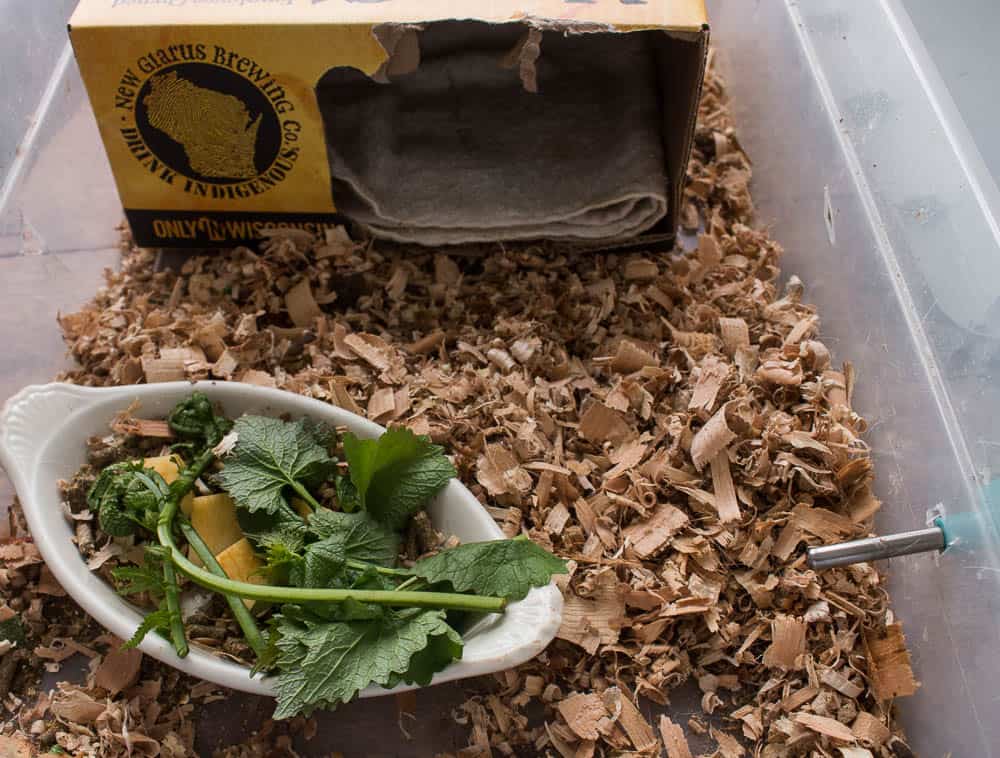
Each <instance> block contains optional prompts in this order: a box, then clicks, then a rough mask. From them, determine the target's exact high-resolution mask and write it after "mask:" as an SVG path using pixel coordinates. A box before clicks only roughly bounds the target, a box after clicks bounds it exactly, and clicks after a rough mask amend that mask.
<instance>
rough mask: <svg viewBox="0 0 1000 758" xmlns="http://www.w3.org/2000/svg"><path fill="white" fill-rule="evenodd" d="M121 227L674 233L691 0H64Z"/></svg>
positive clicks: (244, 234) (593, 240)
mask: <svg viewBox="0 0 1000 758" xmlns="http://www.w3.org/2000/svg"><path fill="white" fill-rule="evenodd" d="M70 37H71V39H72V43H73V49H74V51H75V53H76V58H77V61H78V63H79V67H80V71H81V73H82V76H83V80H84V82H85V84H86V87H87V92H88V94H89V97H90V101H91V105H92V107H93V110H94V114H95V116H96V118H97V123H98V125H99V128H100V133H101V136H102V139H103V141H104V145H105V149H106V151H107V154H108V158H109V160H110V163H111V168H112V171H113V173H114V176H115V180H116V183H117V186H118V192H119V195H120V196H121V201H122V204H123V206H124V208H125V214H126V216H127V218H128V222H129V224H130V225H131V228H132V233H133V235H134V237H135V240H136V242H137V243H138V244H140V245H143V246H151V247H197V248H204V247H220V246H233V245H240V244H252V243H253V242H254V241H255V240H258V239H259V238H260V237H261V231H262V230H263V229H266V228H269V227H293V228H298V229H305V230H308V231H310V232H314V233H317V234H320V235H322V234H323V233H324V231H325V230H327V229H331V228H333V227H335V226H337V225H340V224H346V225H347V226H348V228H350V229H352V230H355V231H357V232H359V233H362V234H370V235H374V236H376V237H382V238H386V239H392V240H398V241H403V242H413V243H418V244H424V245H449V244H462V243H468V242H483V241H493V240H519V239H520V240H534V239H552V240H560V241H565V242H567V243H572V244H579V245H581V246H584V247H586V246H588V245H589V246H607V245H617V244H623V245H627V244H631V243H634V242H637V241H638V242H639V243H641V244H648V243H649V242H650V241H657V242H660V243H669V242H671V241H672V238H673V234H674V230H675V229H676V226H677V221H678V214H679V211H680V198H681V192H682V184H683V181H684V173H685V165H686V163H687V160H688V155H689V153H690V148H691V140H692V133H693V130H694V123H695V115H696V111H697V104H698V97H699V94H700V88H701V80H702V75H703V69H704V65H705V57H706V52H707V46H708V26H707V22H706V16H705V10H704V5H703V2H702V0H567V1H566V2H563V1H562V0H492V1H491V2H489V3H479V4H476V3H474V4H471V5H470V4H467V3H458V2H452V1H449V0H382V1H381V2H352V1H351V0H253V1H251V0H81V2H80V3H79V5H78V7H77V9H76V11H75V13H74V14H73V16H72V19H71V22H70Z"/></svg>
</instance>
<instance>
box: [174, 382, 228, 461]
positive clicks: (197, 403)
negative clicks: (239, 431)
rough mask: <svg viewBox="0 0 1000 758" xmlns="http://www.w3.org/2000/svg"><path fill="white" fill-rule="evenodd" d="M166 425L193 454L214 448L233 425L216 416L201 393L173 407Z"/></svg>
mask: <svg viewBox="0 0 1000 758" xmlns="http://www.w3.org/2000/svg"><path fill="white" fill-rule="evenodd" d="M167 424H169V426H170V428H171V429H172V430H173V431H174V433H175V434H176V435H177V436H178V437H179V438H180V439H182V440H185V442H186V443H188V445H187V447H189V448H191V449H192V453H194V454H197V453H198V452H200V450H202V449H204V448H206V447H215V445H217V444H219V442H220V441H221V440H222V438H223V437H224V436H225V435H226V433H227V432H229V430H230V429H231V428H232V425H233V423H232V422H231V421H230V420H229V419H227V418H225V417H224V416H218V415H216V413H215V409H214V408H213V407H212V402H211V401H210V400H209V399H208V397H207V396H206V395H204V394H202V393H201V392H192V393H191V396H190V397H189V398H187V399H186V400H182V401H181V402H179V403H178V404H177V405H175V406H174V408H173V410H171V411H170V414H169V415H168V416H167Z"/></svg>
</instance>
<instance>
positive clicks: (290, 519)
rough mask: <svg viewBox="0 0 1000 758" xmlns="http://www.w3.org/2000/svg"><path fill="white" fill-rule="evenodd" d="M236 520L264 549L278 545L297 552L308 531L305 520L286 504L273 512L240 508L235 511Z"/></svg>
mask: <svg viewBox="0 0 1000 758" xmlns="http://www.w3.org/2000/svg"><path fill="white" fill-rule="evenodd" d="M236 520H237V521H238V522H239V525H240V528H241V529H242V530H243V533H244V534H245V535H246V536H247V537H249V538H250V539H251V540H253V541H254V542H256V543H257V544H258V545H260V546H261V547H262V548H263V549H264V550H265V551H266V550H269V549H270V548H272V547H276V546H279V545H280V546H282V547H284V548H286V549H287V550H288V551H289V552H292V553H297V552H299V551H300V550H301V549H302V546H303V545H304V544H305V541H306V535H307V533H308V530H307V528H306V522H305V521H303V520H302V517H301V516H299V514H297V513H295V512H293V511H292V509H291V508H288V507H287V506H282V507H281V508H279V509H278V510H277V511H275V512H273V513H268V512H267V511H256V512H251V511H248V510H247V509H246V508H240V509H238V510H237V511H236Z"/></svg>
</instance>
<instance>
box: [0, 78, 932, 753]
mask: <svg viewBox="0 0 1000 758" xmlns="http://www.w3.org/2000/svg"><path fill="white" fill-rule="evenodd" d="M750 177H751V164H750V161H749V159H748V158H747V156H746V154H745V152H744V151H743V149H742V147H741V146H740V144H739V141H738V139H737V137H736V134H735V131H734V129H733V125H732V123H731V120H730V116H729V112H728V109H727V108H726V105H725V97H724V88H723V84H722V81H721V80H720V78H719V77H718V75H717V74H715V73H714V71H713V70H712V68H711V67H710V69H709V73H708V75H707V79H706V83H705V89H704V93H703V98H702V102H701V108H700V111H699V123H698V128H697V131H696V135H695V149H694V154H693V157H692V160H691V164H690V166H689V168H688V184H687V188H686V192H685V205H684V208H683V209H682V214H681V216H682V219H683V224H682V227H683V228H684V229H685V230H686V231H689V232H696V231H698V230H699V229H700V230H701V231H702V233H701V234H700V235H699V236H698V238H697V246H696V248H694V249H688V250H685V249H682V248H680V247H678V248H677V249H675V250H674V251H673V252H671V253H669V254H651V253H642V254H618V253H605V254H594V253H587V254H578V255H574V254H569V253H567V252H566V251H565V250H564V249H561V248H551V247H548V246H544V245H520V246H510V245H507V246H503V247H496V246H489V245H481V246H475V247H467V248H461V249H449V250H447V251H446V252H440V251H438V252H435V251H427V250H423V249H417V248H404V247H399V246H389V245H383V244H379V245H378V246H367V247H363V246H359V245H356V244H354V243H352V242H350V240H348V239H347V237H346V235H345V234H343V232H342V231H341V230H338V231H336V232H333V233H331V234H330V235H328V237H327V238H326V239H323V240H313V239H311V238H309V237H308V236H307V235H294V236H287V235H280V234H276V235H274V236H272V237H271V238H270V239H269V240H268V241H267V242H266V243H265V244H264V245H263V249H262V251H260V252H254V251H251V250H249V249H247V248H238V249H235V250H232V251H226V252H219V253H216V254H211V255H206V256H195V257H191V258H188V259H187V260H185V261H184V262H183V264H182V265H181V267H180V270H179V271H175V270H171V269H170V268H158V267H157V266H156V265H155V264H156V254H155V253H154V252H151V251H147V250H139V249H134V248H129V249H127V250H126V251H125V252H124V254H123V259H122V270H121V271H120V272H117V273H116V272H108V274H107V279H108V282H107V287H106V288H105V289H103V290H102V291H101V292H99V293H98V294H97V296H96V297H95V298H94V300H93V301H92V302H91V303H90V304H88V305H87V306H85V307H84V309H83V310H81V311H80V312H78V313H74V314H67V315H65V316H63V317H61V324H62V328H63V331H64V334H65V338H66V342H67V344H68V346H69V348H70V350H71V352H72V355H73V357H74V358H75V359H76V360H77V361H78V363H79V368H76V369H74V370H71V371H69V372H67V374H66V375H65V376H64V377H63V378H64V379H65V380H67V381H72V382H76V383H79V384H87V385H112V384H126V383H134V382H140V381H145V382H155V381H170V380H175V379H199V378H219V379H232V380H236V381H244V382H249V383H253V384H260V385H265V386H275V387H280V388H282V389H285V390H289V391H292V392H298V393H301V394H304V395H308V396H310V397H314V398H317V399H319V400H322V401H325V402H329V403H332V404H334V405H338V406H340V407H342V408H345V409H347V410H350V411H352V412H354V413H358V414H360V415H365V416H367V417H369V418H371V419H373V420H376V421H378V422H380V423H383V424H389V423H391V424H403V425H406V426H409V427H410V428H412V429H413V430H414V431H416V432H418V433H421V434H429V435H430V436H431V437H432V438H433V439H434V440H435V441H437V442H439V443H441V444H443V445H445V446H446V447H447V449H448V451H449V452H450V453H451V454H453V456H454V459H455V463H456V465H457V467H458V469H459V474H460V476H461V478H462V479H463V481H465V482H466V483H467V484H469V485H470V487H471V489H472V491H473V492H474V493H475V494H476V495H477V497H479V498H480V499H481V500H482V501H483V503H484V504H486V505H487V506H488V507H489V510H490V513H491V514H493V516H494V518H495V519H497V521H498V523H500V525H501V527H502V528H503V530H504V532H505V533H506V534H509V535H513V534H517V533H523V534H527V535H528V536H529V537H531V538H532V539H534V540H536V541H537V542H539V543H540V544H542V545H544V546H545V547H546V548H548V549H550V550H553V551H555V552H556V553H557V554H559V555H561V556H563V557H565V558H568V559H570V560H571V561H572V563H571V572H570V574H569V576H568V577H565V578H563V579H562V580H561V585H560V586H561V589H562V591H563V594H564V597H565V601H566V602H565V611H564V618H563V624H562V626H561V628H560V630H559V633H558V635H557V639H556V640H555V641H554V642H553V643H552V644H551V645H550V646H549V648H548V649H547V650H546V651H545V652H543V653H542V654H541V655H540V656H539V657H538V658H537V659H535V660H534V661H531V662H528V663H526V664H524V665H522V666H520V667H518V668H517V669H515V670H513V671H508V672H503V673H501V674H498V675H496V676H494V677H492V678H491V679H490V680H488V681H487V682H486V685H489V689H490V692H488V693H485V694H480V695H474V696H473V697H471V698H470V699H469V701H468V702H467V703H466V704H465V705H464V706H463V708H462V709H460V712H459V713H456V718H458V719H459V720H460V722H461V723H463V724H467V725H468V728H469V732H470V742H469V748H468V749H467V750H465V751H463V752H462V755H482V754H490V753H492V754H495V755H563V756H589V755H610V754H615V755H619V754H629V755H659V754H661V751H663V750H665V751H666V754H667V755H668V756H669V757H670V758H689V757H690V756H692V755H694V754H695V753H694V752H693V750H692V747H691V743H695V744H699V745H700V744H712V745H714V746H715V751H716V752H715V754H716V755H720V756H741V755H747V754H752V755H761V756H767V757H768V758H779V757H780V756H791V755H800V754H805V753H808V752H810V751H812V753H813V754H815V755H822V756H828V755H836V754H838V752H837V751H839V753H843V754H845V755H851V756H855V755H874V756H883V757H884V756H896V755H906V754H908V749H907V748H906V747H905V743H903V742H902V740H901V739H900V737H899V729H898V725H897V724H896V722H895V720H894V714H893V709H892V701H893V699H894V698H895V697H900V696H904V695H908V694H912V692H914V691H915V689H916V686H917V684H916V682H915V680H914V678H913V673H912V671H911V669H910V664H909V656H908V653H907V652H906V646H905V640H904V638H903V636H902V631H901V628H900V627H899V624H898V623H897V622H896V620H895V619H894V617H893V615H892V612H891V611H890V610H889V608H888V599H887V596H886V592H885V589H884V588H883V586H882V582H881V578H880V576H879V574H878V572H877V571H876V570H875V568H874V567H872V566H868V565H859V566H853V567H848V568H844V569H834V570H831V571H827V572H823V573H817V572H814V571H812V570H810V569H808V567H807V566H806V565H805V561H804V549H805V546H806V545H809V544H820V543H823V542H832V541H838V540H842V539H850V538H854V537H860V536H864V535H866V534H868V533H869V532H870V531H871V517H872V516H873V514H874V513H875V512H876V511H877V509H878V508H879V506H880V503H879V501H878V500H877V499H876V498H875V497H874V495H873V494H872V490H871V480H872V469H871V459H870V451H869V450H868V448H867V446H866V444H865V443H864V441H863V439H862V434H863V432H864V431H865V423H864V421H863V419H861V418H860V417H859V416H858V415H857V414H856V413H855V412H854V411H853V410H852V407H851V402H850V401H851V390H852V387H853V382H854V372H853V369H852V368H851V366H850V365H849V364H845V365H844V366H843V367H841V368H837V367H836V366H834V365H833V364H832V363H831V353H830V351H829V350H828V349H827V348H826V346H825V345H824V344H823V343H822V342H821V341H820V337H819V333H820V320H819V315H818V314H817V313H816V310H815V308H813V307H812V306H810V305H808V304H807V303H806V302H804V301H803V295H804V285H803V284H802V283H801V282H800V281H798V279H796V278H795V277H792V278H791V279H790V280H789V282H788V284H787V285H786V286H785V287H784V288H783V289H782V288H780V287H779V284H778V278H779V268H778V263H779V260H780V257H781V248H780V247H779V246H778V244H777V243H776V242H775V241H774V240H772V239H771V238H770V237H769V236H768V234H767V233H766V232H765V231H763V230H759V229H755V228H754V227H753V226H752V215H753V204H752V200H751V197H750V192H749V186H748V185H749V180H750ZM135 412H136V414H140V415H141V409H136V411H135ZM136 423H139V424H142V423H143V422H137V421H136V420H135V419H134V418H132V416H131V414H129V416H128V417H127V418H126V417H123V419H122V420H121V424H122V427H121V428H120V429H119V431H121V432H123V433H127V432H130V431H131V432H136V431H139V430H140V429H137V428H136V426H135V424H136ZM129 424H132V426H129ZM141 431H143V433H145V434H150V433H153V434H159V435H160V436H161V437H164V438H165V437H167V436H168V434H167V432H168V430H164V429H162V428H157V427H155V426H152V427H150V426H149V425H148V423H147V424H146V426H144V427H142V428H141ZM161 441H165V440H161ZM67 499H68V501H69V505H68V506H67V512H68V513H69V514H70V515H71V516H73V514H79V512H80V510H81V509H80V508H79V507H72V494H71V493H67ZM74 517H75V516H74ZM78 523H80V524H84V525H86V523H87V522H86V517H85V516H84V517H81V518H79V519H78ZM19 533H20V532H19ZM77 536H78V540H79V539H85V538H86V530H84V533H83V534H82V535H81V531H80V530H79V529H78V531H77ZM106 552H113V551H109V550H106ZM111 558H117V554H109V555H102V554H99V553H98V552H95V553H94V554H93V555H92V558H91V562H92V564H94V563H97V562H104V561H107V560H109V559H111ZM38 562H39V559H38V558H37V552H36V551H34V547H33V545H32V544H31V542H30V539H29V538H27V537H25V536H22V537H19V538H17V539H15V540H13V541H8V542H6V543H4V544H2V545H0V593H2V597H3V600H4V602H5V605H4V606H3V607H10V608H11V609H13V610H14V611H16V612H19V613H21V612H25V611H27V612H28V615H29V616H31V615H32V614H33V615H34V617H35V618H36V619H38V620H39V622H38V623H39V624H40V623H41V620H42V619H44V618H47V616H46V614H47V613H48V612H49V611H48V610H45V609H50V608H52V609H54V608H56V607H57V606H58V607H59V608H60V609H75V606H73V604H72V602H71V601H69V600H68V599H64V598H59V597H57V596H54V595H55V593H53V592H52V591H51V590H52V586H51V584H52V583H51V581H50V578H45V581H44V582H42V586H43V587H46V588H47V590H48V594H45V590H42V588H41V587H39V582H40V580H41V579H42V576H41V573H40V567H39V566H38ZM59 612H60V613H62V612H63V611H61V610H60V611H59ZM76 614H77V615H76V617H77V618H80V614H79V613H78V612H76ZM73 623H74V624H76V626H71V627H66V626H65V625H62V626H60V625H55V626H54V627H53V628H52V629H50V630H49V631H43V630H42V628H41V627H40V626H39V628H38V629H37V630H34V631H33V634H35V635H36V637H35V639H36V644H37V645H38V646H39V648H40V649H42V651H43V652H45V651H46V650H47V651H50V652H49V653H47V654H46V656H45V657H46V658H47V660H48V664H49V665H59V664H58V657H59V655H61V653H60V652H58V651H59V649H60V648H59V644H60V643H58V642H56V639H57V638H58V637H60V636H61V637H67V636H70V637H72V638H74V639H76V640H77V641H78V642H81V643H85V644H86V645H90V646H92V643H91V642H90V640H93V639H94V638H95V636H96V635H95V634H94V632H95V631H99V630H94V628H93V625H92V624H88V623H87V622H85V620H80V621H75V622H73ZM84 628H87V629H90V630H91V632H90V635H91V636H88V634H87V633H84V631H83V630H84ZM33 629H34V628H33ZM53 629H54V630H55V631H53ZM67 630H68V634H67ZM57 632H58V633H57ZM53 645H55V647H53ZM111 650H112V648H108V647H103V648H101V651H100V652H98V653H97V654H96V657H95V658H94V663H93V664H92V673H91V679H90V680H89V681H88V682H87V683H86V685H84V686H80V687H76V686H72V685H66V684H64V685H61V686H60V688H58V689H57V690H56V691H54V692H53V693H51V695H50V694H45V693H35V694H33V695H32V697H37V702H36V705H35V706H34V707H35V712H36V714H37V718H36V719H34V721H37V722H39V723H40V724H41V727H40V728H41V730H42V731H41V732H40V733H39V734H36V731H38V728H35V727H32V724H30V723H29V724H23V723H20V722H19V721H18V720H17V718H16V714H17V710H16V709H15V708H12V707H11V704H12V703H16V708H21V709H23V708H25V707H28V705H30V703H29V702H28V701H29V698H28V697H26V695H27V694H28V693H29V692H32V691H31V690H30V686H31V685H25V684H23V683H22V682H21V681H20V680H19V679H16V680H15V681H14V682H13V685H12V684H11V683H8V689H9V694H8V693H0V694H3V695H4V696H5V697H6V698H7V700H5V704H7V706H8V713H10V714H11V720H9V721H8V722H7V724H6V725H5V727H4V730H3V733H4V734H5V735H7V737H5V739H9V740H14V741H15V742H11V743H9V744H10V745H12V746H13V747H12V748H10V749H15V748H17V745H18V744H20V743H18V742H16V741H18V740H20V741H24V740H27V741H29V742H31V743H33V744H41V745H43V746H45V745H51V744H59V745H61V746H62V747H63V748H64V749H66V750H68V751H70V752H74V753H76V754H81V755H89V754H94V755H97V754H101V755H105V754H107V755H118V754H120V753H121V754H123V751H124V750H125V749H126V746H129V747H130V749H131V750H133V752H141V753H142V754H156V752H157V751H159V754H160V755H183V754H186V753H185V752H184V751H186V750H191V749H192V748H191V745H192V744H193V743H192V739H193V736H192V735H193V731H192V730H193V726H192V725H193V721H192V717H191V710H192V706H191V705H190V704H189V703H188V704H186V705H177V704H176V702H180V701H179V700H176V693H175V694H174V695H172V697H174V698H175V701H176V702H175V704H174V705H172V706H170V707H169V708H168V707H167V706H165V705H164V702H163V701H164V697H165V696H164V694H163V693H164V692H168V691H172V688H171V682H173V685H174V686H176V683H177V681H178V679H179V677H178V676H177V675H176V674H173V673H170V672H168V673H166V674H165V675H164V674H162V673H157V674H156V675H155V676H153V675H152V674H151V670H155V671H157V672H162V669H160V668H159V667H157V666H153V665H151V664H150V662H149V661H146V660H142V657H141V656H139V655H138V654H130V656H129V657H125V658H122V657H121V656H120V655H119V654H117V653H113V652H111ZM52 651H55V652H52ZM36 654H37V650H36ZM10 655H12V653H11V652H7V653H5V657H6V656H10ZM0 664H2V661H0ZM22 678H23V677H22ZM491 682H492V684H490V683H491ZM685 682H695V683H697V685H698V687H699V688H700V689H701V692H702V708H703V710H704V717H703V718H692V719H690V720H688V721H687V722H686V723H682V722H681V721H680V720H671V715H670V709H669V705H668V704H669V698H670V694H671V691H672V690H673V689H674V688H676V687H678V686H679V685H681V684H683V683H685ZM2 685H3V667H2V665H0V686H2ZM18 687H28V689H22V690H18ZM115 692H118V693H120V694H117V695H115V694H113V693H115ZM209 692H210V691H209ZM18 693H19V694H18ZM101 693H104V694H105V695H107V697H105V698H104V699H101V698H100V697H98V695H101ZM130 693H131V694H130ZM46 699H47V700H46ZM43 706H44V707H43ZM651 708H652V710H651ZM651 712H652V713H654V714H657V713H658V714H664V715H659V716H658V718H657V716H656V715H654V716H653V718H650V717H649V715H648V714H650V713H651ZM53 717H57V718H56V720H55V721H53V720H52V719H53ZM150 719H152V720H150ZM126 723H128V724H131V725H132V726H130V727H129V728H130V729H136V727H135V726H134V725H136V724H141V725H145V729H146V731H145V732H143V731H142V729H136V731H134V732H131V731H130V732H129V733H128V734H129V737H128V738H127V739H126V738H124V737H122V734H124V732H123V731H122V730H123V729H124V728H125V724H126ZM654 724H655V726H656V728H655V729H654ZM299 727H301V725H299ZM296 728H298V727H296ZM313 731H315V726H313ZM689 738H690V740H691V742H689ZM149 741H152V742H149ZM152 743H155V746H154V745H153V744H152ZM290 745H291V743H290V737H289V731H288V730H287V729H286V728H284V727H282V728H276V727H275V726H274V725H273V724H272V725H270V726H268V725H265V727H264V728H262V729H261V731H260V732H258V733H257V734H256V735H255V736H254V737H253V738H252V739H251V740H250V741H249V742H247V743H246V745H245V746H243V747H234V748H232V749H230V751H229V752H228V754H230V755H263V754H265V753H266V752H267V750H274V751H275V752H274V754H293V753H291V752H288V751H291V747H290ZM5 747H6V746H5ZM852 750H853V751H854V752H845V751H852ZM88 751H90V752H88ZM101 751H107V752H101ZM115 751H118V752H115Z"/></svg>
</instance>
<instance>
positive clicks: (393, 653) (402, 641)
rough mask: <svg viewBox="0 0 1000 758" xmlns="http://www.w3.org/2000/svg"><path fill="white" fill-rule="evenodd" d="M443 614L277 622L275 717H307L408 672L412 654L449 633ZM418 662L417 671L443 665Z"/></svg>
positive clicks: (430, 659)
mask: <svg viewBox="0 0 1000 758" xmlns="http://www.w3.org/2000/svg"><path fill="white" fill-rule="evenodd" d="M444 615H445V614H444V611H435V610H420V611H407V612H401V613H396V612H387V613H386V615H385V617H384V618H383V619H381V620H377V621H349V622H340V621H335V622H322V621H313V620H309V619H293V618H288V617H284V616H283V617H282V618H281V619H280V620H279V623H278V632H279V638H278V640H277V647H278V658H277V668H278V684H277V690H278V704H277V708H276V709H275V712H274V718H276V719H282V718H288V717H290V716H294V715H296V714H300V713H301V714H309V713H311V712H312V711H313V710H314V709H315V708H334V707H336V706H337V705H339V704H340V703H346V702H348V701H350V700H352V699H353V698H354V697H355V695H357V694H358V692H359V691H360V690H361V689H363V688H364V687H367V686H368V685H369V684H377V685H383V686H385V685H388V684H389V683H390V682H392V681H393V680H398V678H399V677H400V676H402V675H406V674H408V672H409V671H410V667H411V664H412V660H413V657H414V655H416V654H417V653H418V652H420V651H421V650H424V649H425V648H426V647H427V646H428V644H429V643H431V641H432V640H434V638H436V637H440V636H444V637H451V636H452V635H453V634H454V632H453V630H451V629H450V627H448V625H447V624H446V623H445V620H444ZM446 649H447V646H444V647H443V648H441V649H439V648H438V647H437V646H435V651H436V655H435V656H434V657H428V659H427V661H426V662H425V660H424V659H418V664H419V671H418V672H417V674H415V675H419V676H421V677H423V676H425V675H426V671H427V667H428V665H441V664H443V663H444V662H443V655H441V653H442V652H443V651H444V650H446Z"/></svg>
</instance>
